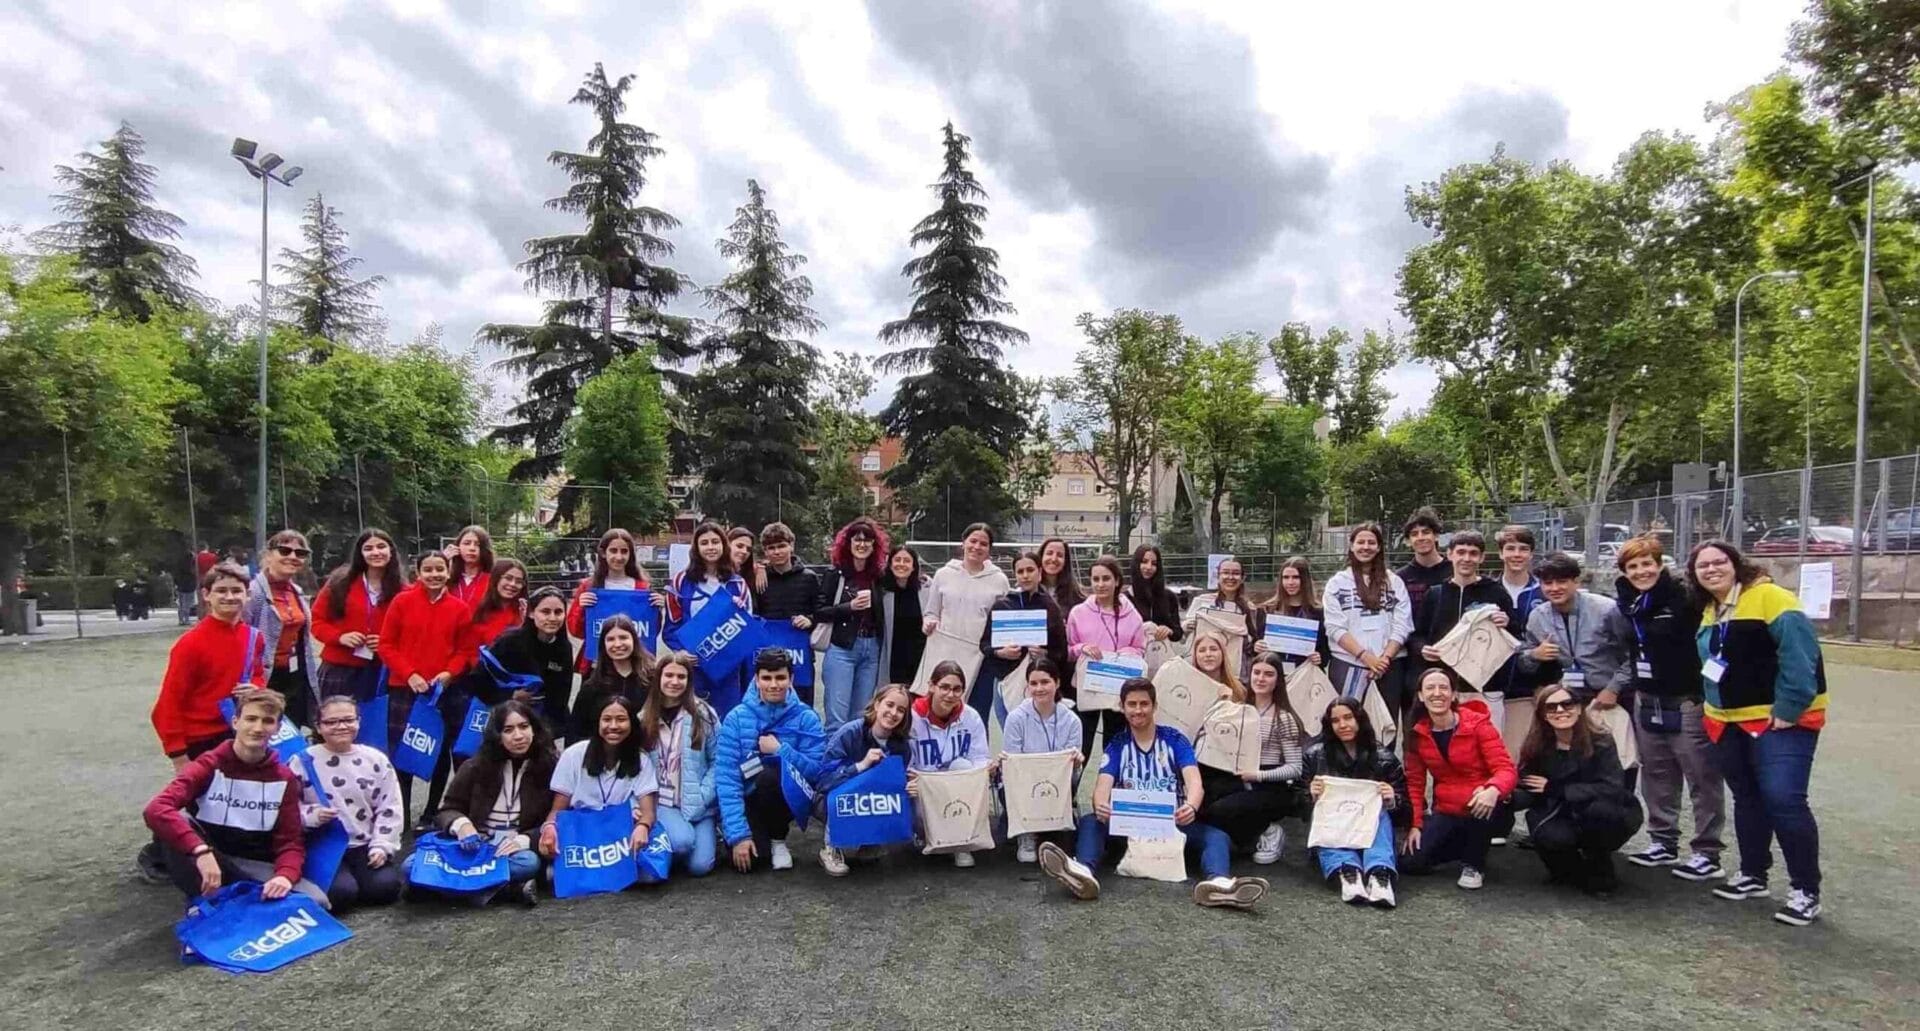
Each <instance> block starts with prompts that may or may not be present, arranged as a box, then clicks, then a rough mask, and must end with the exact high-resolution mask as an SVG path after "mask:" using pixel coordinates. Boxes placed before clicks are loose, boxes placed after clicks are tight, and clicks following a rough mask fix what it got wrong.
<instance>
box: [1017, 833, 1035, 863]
mask: <svg viewBox="0 0 1920 1031" xmlns="http://www.w3.org/2000/svg"><path fill="white" fill-rule="evenodd" d="M1013 858H1015V859H1017V860H1019V861H1020V862H1022V863H1031V862H1033V861H1034V860H1036V859H1039V858H1040V836H1039V835H1038V834H1022V835H1020V848H1019V850H1018V851H1017V852H1015V853H1014V855H1013Z"/></svg>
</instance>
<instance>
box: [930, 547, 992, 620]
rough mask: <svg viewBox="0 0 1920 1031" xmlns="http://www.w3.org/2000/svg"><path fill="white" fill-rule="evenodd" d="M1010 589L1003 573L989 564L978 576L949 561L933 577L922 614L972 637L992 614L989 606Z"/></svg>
mask: <svg viewBox="0 0 1920 1031" xmlns="http://www.w3.org/2000/svg"><path fill="white" fill-rule="evenodd" d="M1010 590H1012V587H1011V586H1010V585H1009V584H1008V583H1007V574H1005V573H1003V572H1001V571H1000V567H999V566H996V565H994V564H993V563H991V562H989V563H987V564H986V565H985V566H982V567H981V568H980V571H979V572H978V573H969V572H967V567H966V563H964V562H961V561H960V560H959V559H957V558H956V559H952V560H951V561H949V562H948V563H947V564H946V565H944V566H941V567H940V571H939V572H937V573H935V574H933V587H932V589H931V590H930V591H929V592H928V595H927V604H926V607H925V608H924V609H923V612H924V613H925V614H926V615H927V616H930V617H932V618H934V619H937V620H939V621H940V622H941V623H942V624H951V626H949V627H948V629H949V630H951V631H952V632H954V633H962V634H968V635H975V634H978V633H979V630H980V627H981V626H982V625H984V624H985V623H986V621H987V613H989V612H991V611H993V603H994V602H996V601H999V600H1000V599H1002V598H1004V597H1006V596H1007V592H1008V591H1010Z"/></svg>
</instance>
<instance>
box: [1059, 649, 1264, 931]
mask: <svg viewBox="0 0 1920 1031" xmlns="http://www.w3.org/2000/svg"><path fill="white" fill-rule="evenodd" d="M1155 702H1156V699H1155V696H1154V690H1153V683H1152V682H1151V681H1149V680H1147V679H1146V678H1144V677H1134V678H1132V679H1130V680H1128V681H1127V682H1126V683H1125V684H1123V685H1121V687H1120V711H1121V713H1122V714H1123V715H1125V717H1126V720H1127V728H1128V730H1129V733H1126V734H1120V735H1116V736H1115V738H1114V740H1112V741H1111V742H1109V743H1108V744H1107V753H1106V758H1105V760H1104V761H1103V762H1101V764H1100V779H1099V780H1098V781H1097V782H1096V783H1095V784H1094V786H1093V811H1092V812H1090V813H1082V814H1081V816H1080V823H1079V829H1078V831H1079V841H1078V843H1077V844H1076V846H1075V848H1074V852H1075V853H1076V854H1075V856H1073V857H1071V858H1070V857H1068V855H1067V853H1066V850H1065V849H1062V848H1061V847H1060V846H1058V845H1056V844H1054V843H1053V842H1050V841H1049V842H1046V843H1044V844H1042V845H1041V846H1040V856H1039V858H1040V868H1041V869H1042V870H1044V871H1046V873H1047V875H1048V876H1050V877H1052V878H1053V879H1054V880H1057V881H1059V882H1060V883H1061V884H1064V885H1066V887H1067V890H1068V891H1071V892H1073V894H1074V897H1075V898H1081V899H1096V898H1099V897H1100V882H1099V881H1098V880H1096V879H1095V878H1094V874H1093V871H1094V869H1095V868H1097V867H1098V866H1099V865H1100V862H1101V860H1102V859H1103V858H1104V857H1105V856H1107V855H1108V854H1109V853H1110V852H1112V851H1114V850H1115V849H1124V848H1125V847H1126V843H1127V839H1125V838H1120V837H1116V836H1114V835H1113V834H1111V833H1110V832H1109V830H1108V824H1109V823H1110V822H1111V821H1112V819H1113V792H1114V790H1115V789H1116V788H1118V789H1121V790H1139V791H1170V792H1172V793H1173V797H1174V804H1175V807H1176V808H1175V809H1174V814H1173V821H1174V823H1175V824H1177V825H1178V826H1179V828H1180V831H1181V833H1182V834H1184V835H1185V836H1186V848H1187V851H1189V852H1193V851H1198V852H1199V853H1200V875H1201V877H1202V880H1201V881H1200V883H1198V884H1196V885H1194V887H1193V901H1194V902H1196V903H1198V904H1200V905H1202V906H1226V907H1231V908H1234V909H1247V908H1250V907H1251V906H1252V905H1253V904H1254V903H1256V902H1258V901H1260V899H1261V898H1263V897H1265V895H1266V894H1267V890H1268V885H1267V882H1266V879H1265V878H1261V877H1234V876H1231V875H1230V874H1229V873H1228V872H1227V870H1228V865H1229V863H1230V862H1231V860H1232V850H1233V843H1232V841H1231V839H1229V838H1228V837H1227V833H1226V832H1225V831H1223V830H1220V829H1219V828H1217V827H1212V826H1209V825H1207V824H1204V823H1201V822H1200V819H1199V813H1200V802H1201V800H1202V798H1203V797H1204V791H1203V789H1202V788H1201V785H1200V764H1199V762H1198V760H1196V759H1195V758H1194V754H1193V745H1192V744H1190V743H1189V742H1188V741H1187V739H1186V736H1185V735H1183V734H1181V733H1180V732H1179V731H1178V730H1175V729H1174V728H1172V727H1162V726H1159V725H1158V724H1157V723H1156V722H1155V720H1154V711H1155V707H1156V706H1155Z"/></svg>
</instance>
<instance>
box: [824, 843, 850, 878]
mask: <svg viewBox="0 0 1920 1031" xmlns="http://www.w3.org/2000/svg"><path fill="white" fill-rule="evenodd" d="M820 869H822V870H825V871H826V872H827V876H828V877H845V876H846V875H847V873H848V867H847V857H846V856H843V855H841V854H840V850H839V849H837V848H834V847H833V846H832V845H828V846H827V847H825V848H823V849H821V850H820Z"/></svg>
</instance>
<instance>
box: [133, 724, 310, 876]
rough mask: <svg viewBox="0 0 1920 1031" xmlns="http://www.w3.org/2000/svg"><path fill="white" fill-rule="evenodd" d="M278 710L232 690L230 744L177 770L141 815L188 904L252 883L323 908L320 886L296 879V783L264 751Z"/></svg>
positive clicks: (300, 835) (301, 859)
mask: <svg viewBox="0 0 1920 1031" xmlns="http://www.w3.org/2000/svg"><path fill="white" fill-rule="evenodd" d="M286 708H287V702H286V699H285V698H283V697H281V695H280V692H278V691H269V690H267V689H266V688H259V687H250V688H244V689H242V690H240V691H239V692H237V693H236V694H235V695H234V704H233V739H232V740H230V741H222V742H220V743H219V744H218V745H215V746H214V747H213V748H211V749H209V750H207V751H205V752H203V753H201V754H200V756H199V758H197V759H194V760H192V761H191V762H188V763H187V764H186V765H184V766H182V767H180V772H179V773H178V774H177V775H175V776H174V778H173V781H172V782H171V783H169V784H168V785H167V786H166V787H165V788H162V789H161V790H160V793H159V794H157V795H155V796H153V801H151V802H148V803H147V808H146V810H145V811H144V812H143V813H142V814H141V815H142V817H143V818H144V819H145V820H146V823H147V827H148V828H150V829H151V830H152V831H153V833H154V837H155V838H156V839H158V841H159V843H160V848H161V856H162V859H163V860H164V861H165V863H166V870H167V876H168V877H169V878H170V879H172V881H173V883H174V885H175V886H176V887H178V888H179V889H180V891H181V892H182V893H184V894H185V895H186V896H187V897H188V898H189V899H191V898H194V897H196V896H200V895H211V894H213V893H214V892H216V891H219V890H220V887H221V886H222V885H224V884H230V883H232V882H234V881H259V882H260V896H261V897H262V898H266V899H278V898H284V897H286V894H287V892H289V891H294V890H298V891H299V892H300V893H301V894H303V895H306V896H308V897H309V898H312V899H313V900H314V901H316V902H319V903H320V904H321V905H323V906H325V905H327V904H328V903H327V892H326V889H325V888H322V887H320V886H319V885H317V884H314V883H313V882H311V881H307V880H303V879H302V878H301V876H300V869H301V867H302V866H304V865H305V864H306V860H307V845H306V837H305V833H306V832H305V830H304V829H303V828H302V826H301V823H300V782H299V781H298V780H296V779H295V778H294V775H293V771H292V770H289V769H287V768H286V766H285V765H283V764H282V763H281V762H280V761H279V760H278V759H276V758H275V757H274V754H273V750H272V749H270V748H268V747H267V742H268V741H269V740H271V739H272V738H273V735H274V732H275V731H277V730H279V729H280V717H281V714H282V713H284V712H285V711H286Z"/></svg>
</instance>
